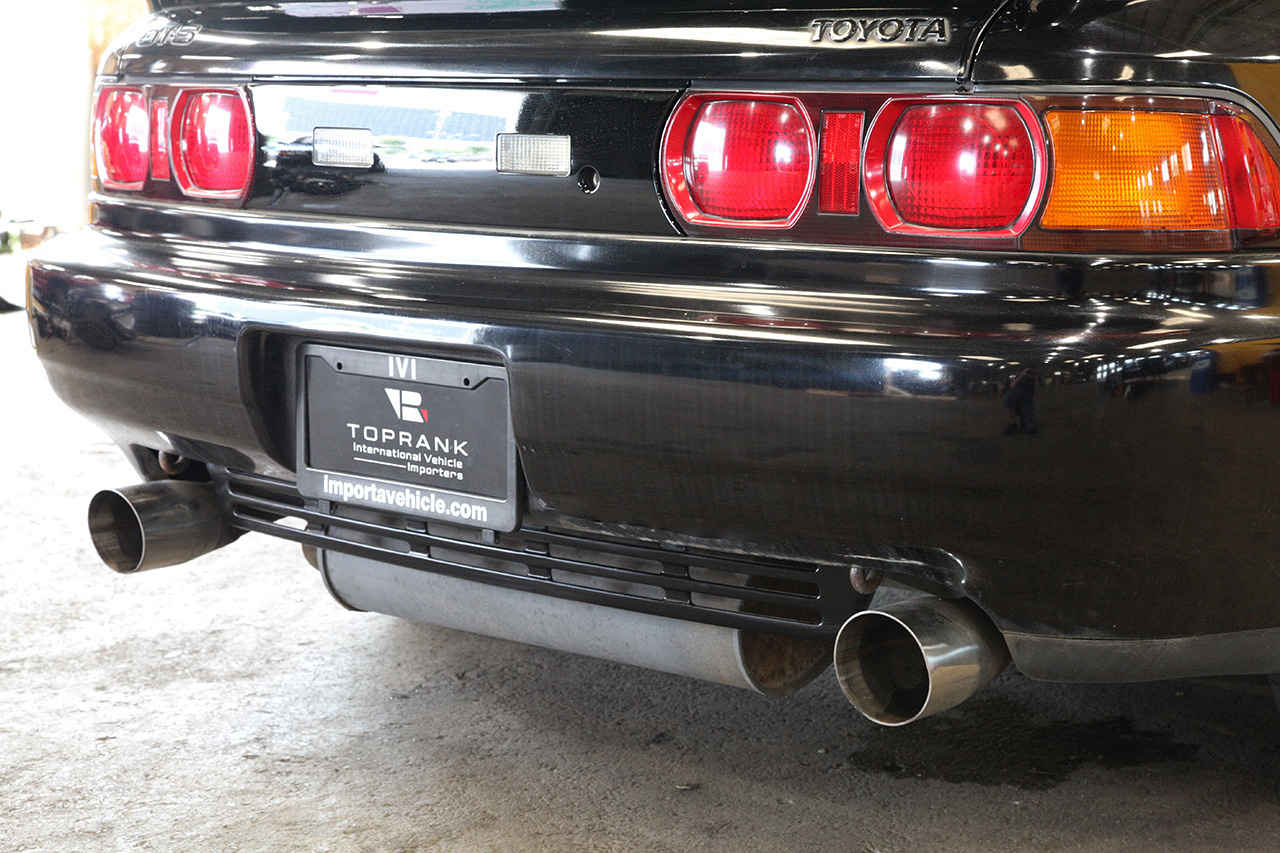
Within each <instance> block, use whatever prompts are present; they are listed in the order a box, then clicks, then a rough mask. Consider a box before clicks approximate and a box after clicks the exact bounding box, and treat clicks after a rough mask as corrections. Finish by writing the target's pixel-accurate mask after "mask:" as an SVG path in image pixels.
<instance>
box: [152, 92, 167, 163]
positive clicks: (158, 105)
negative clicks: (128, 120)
mask: <svg viewBox="0 0 1280 853" xmlns="http://www.w3.org/2000/svg"><path fill="white" fill-rule="evenodd" d="M151 178H152V180H156V181H167V180H169V99H168V98H156V99H155V100H153V101H152V102H151Z"/></svg>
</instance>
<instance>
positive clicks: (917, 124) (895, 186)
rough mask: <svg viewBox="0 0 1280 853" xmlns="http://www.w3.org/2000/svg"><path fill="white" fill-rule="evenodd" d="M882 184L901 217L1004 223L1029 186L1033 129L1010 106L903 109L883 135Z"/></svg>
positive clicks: (942, 223) (965, 225)
mask: <svg viewBox="0 0 1280 853" xmlns="http://www.w3.org/2000/svg"><path fill="white" fill-rule="evenodd" d="M888 156H889V163H888V174H887V175H886V181H887V183H888V188H889V195H890V197H891V198H892V199H893V204H894V207H896V208H897V210H898V213H899V214H900V215H901V216H902V219H903V221H904V222H908V223H911V224H913V225H922V226H925V227H929V228H947V229H989V228H1008V227H1009V226H1011V225H1013V223H1014V222H1015V221H1016V220H1017V219H1018V217H1019V215H1020V214H1021V213H1022V211H1023V209H1024V208H1025V207H1026V206H1027V201H1028V200H1029V199H1030V197H1031V191H1032V189H1033V188H1034V185H1035V177H1036V174H1035V173H1036V158H1035V148H1034V143H1033V142H1032V141H1031V133H1030V131H1029V130H1028V129H1027V126H1026V125H1025V124H1023V122H1022V119H1021V118H1019V117H1018V111H1017V110H1015V109H1014V108H1012V107H1005V106H992V105H976V104H938V105H935V106H925V105H919V106H914V107H908V108H907V110H906V111H905V112H904V113H903V114H902V117H901V118H899V119H898V124H897V126H896V127H895V128H894V129H893V135H892V136H891V137H890V139H889V154H888Z"/></svg>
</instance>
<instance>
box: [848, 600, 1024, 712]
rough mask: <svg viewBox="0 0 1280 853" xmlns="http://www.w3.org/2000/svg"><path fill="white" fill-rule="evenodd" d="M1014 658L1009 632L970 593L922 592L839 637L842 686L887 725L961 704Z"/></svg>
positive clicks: (859, 618) (870, 614) (870, 613)
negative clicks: (1007, 639) (945, 595)
mask: <svg viewBox="0 0 1280 853" xmlns="http://www.w3.org/2000/svg"><path fill="white" fill-rule="evenodd" d="M1008 663H1009V650H1008V648H1007V647H1006V646H1005V642H1004V637H1002V636H1001V634H1000V631H999V630H998V629H997V628H996V626H995V625H994V624H993V623H992V622H991V619H990V618H989V617H988V616H987V615H986V614H985V613H983V612H982V609H981V608H979V607H978V606H977V605H976V604H974V603H973V602H972V601H969V600H968V599H947V598H916V599H912V600H909V601H903V602H898V603H895V604H891V605H888V606H887V607H885V608H884V609H883V610H864V611H863V612H861V613H858V614H856V615H854V616H852V617H850V619H849V621H848V622H845V623H844V627H842V628H841V629H840V633H839V635H838V636H837V637H836V649H835V668H836V678H837V679H838V680H839V682H840V689H841V690H843V691H844V695H845V696H846V697H847V698H848V699H849V701H850V702H852V703H853V706H854V707H855V708H857V709H858V710H859V711H861V712H862V714H863V716H865V717H866V718H867V719H869V720H871V721H872V722H875V723H879V724H880V725H882V726H905V725H906V724H907V723H913V722H915V721H916V720H919V719H922V718H924V717H928V716H930V715H931V714H936V713H938V712H939V711H945V710H947V709H948V708H954V707H955V706H956V705H959V704H960V703H961V702H963V701H964V700H966V699H968V698H969V697H970V696H972V695H973V694H974V693H975V692H976V691H977V690H978V689H979V688H981V687H982V686H984V685H985V684H986V683H987V682H989V681H990V680H991V679H993V678H995V677H996V676H997V675H999V674H1000V673H1001V672H1003V671H1004V668H1005V666H1007V665H1008Z"/></svg>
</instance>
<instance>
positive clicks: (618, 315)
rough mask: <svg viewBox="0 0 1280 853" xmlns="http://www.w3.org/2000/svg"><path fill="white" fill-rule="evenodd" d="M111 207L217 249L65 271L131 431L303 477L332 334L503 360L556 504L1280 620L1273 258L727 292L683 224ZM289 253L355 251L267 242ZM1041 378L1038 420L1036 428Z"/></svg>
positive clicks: (43, 320)
mask: <svg viewBox="0 0 1280 853" xmlns="http://www.w3.org/2000/svg"><path fill="white" fill-rule="evenodd" d="M99 218H100V221H101V222H102V223H103V224H104V225H106V224H110V225H111V226H112V227H111V228H110V229H109V230H110V231H121V232H132V233H144V234H165V233H166V232H171V229H175V228H183V229H189V228H190V227H191V226H192V225H193V224H197V223H198V224H199V226H200V230H202V231H204V232H206V233H207V234H208V238H209V242H197V241H192V240H190V239H187V238H182V239H179V238H177V237H175V236H169V237H167V238H163V239H162V240H156V239H154V238H145V239H137V238H123V237H116V236H111V235H110V234H109V233H108V231H107V230H103V231H98V232H87V233H85V234H82V235H79V236H77V237H75V238H71V239H67V240H63V241H61V242H60V243H59V244H55V247H54V248H55V249H56V250H57V252H58V254H53V253H52V252H53V250H51V254H49V255H46V259H45V260H44V261H43V262H42V263H41V264H40V265H39V266H38V267H37V269H36V271H35V277H34V279H35V280H34V289H33V294H32V295H33V300H34V303H35V306H36V314H35V316H36V322H37V328H38V331H39V333H40V337H41V345H40V349H41V356H42V358H43V359H44V361H45V364H46V366H47V367H48V369H49V371H50V377H51V379H52V381H53V382H54V385H55V387H56V388H58V389H59V391H60V392H61V393H62V394H63V395H64V397H66V398H68V399H69V400H72V401H74V403H75V405H76V406H77V407H78V408H80V409H81V410H82V411H84V412H86V413H88V414H89V415H90V416H91V417H93V418H94V419H95V420H98V421H99V422H102V423H104V424H105V425H106V426H107V427H108V429H109V430H110V431H111V432H112V433H113V435H114V436H115V437H116V438H117V440H118V441H120V442H121V443H125V444H137V445H142V446H149V447H159V448H162V449H169V450H172V451H174V452H178V453H181V454H184V455H189V456H195V457H196V458H200V459H204V460H207V461H210V462H213V463H215V464H219V465H226V466H228V467H231V468H236V469H240V470H257V471H260V472H262V473H266V474H269V475H272V476H279V477H289V476H291V472H290V468H291V466H292V464H293V463H292V460H293V458H294V453H295V450H294V447H293V446H292V440H291V435H292V422H291V420H290V414H289V409H290V407H291V405H292V402H291V401H292V399H293V397H292V394H293V389H294V388H295V384H294V383H295V377H293V376H292V375H291V370H290V367H289V365H291V364H293V363H294V360H293V359H292V358H290V357H288V355H289V354H290V353H292V352H293V349H294V348H295V347H296V346H297V345H299V344H300V343H301V342H303V341H305V340H312V339H316V338H320V339H324V340H329V341H333V342H341V343H351V344H353V345H356V344H358V345H362V346H376V347H381V348H385V349H389V350H393V351H396V352H401V351H403V352H412V353H417V354H421V355H432V354H445V353H447V354H451V355H452V356H455V357H472V358H478V359H487V360H495V361H496V360H501V361H503V362H504V363H506V364H507V366H508V370H509V373H510V377H511V383H512V394H513V398H512V413H513V418H514V420H515V429H516V435H517V441H518V443H519V448H520V456H521V462H522V467H523V471H524V474H525V477H526V480H527V482H528V486H529V502H530V509H529V515H528V520H529V521H530V522H533V523H537V524H541V525H544V526H552V527H557V528H561V529H568V530H573V529H577V530H581V531H584V532H591V531H602V532H609V533H611V534H614V535H622V536H626V535H636V531H647V530H652V531H654V533H650V534H645V535H650V536H658V537H660V538H663V539H669V540H671V541H682V542H703V543H706V542H717V541H718V542H732V543H733V545H732V546H731V547H732V548H734V549H737V550H741V551H742V552H744V553H751V554H759V555H762V556H767V555H776V556H785V557H788V558H801V559H810V560H815V561H819V562H821V563H824V564H828V565H831V566H833V567H840V566H847V565H848V564H849V563H850V562H854V561H856V559H857V557H858V556H859V555H864V556H871V557H875V556H877V555H884V554H886V553H887V554H890V555H892V553H893V549H895V548H899V549H900V548H916V549H933V552H934V553H935V557H934V561H935V562H937V563H946V562H947V561H948V560H949V559H950V558H948V557H947V556H946V555H947V554H952V555H955V556H956V557H958V559H959V561H960V564H961V565H962V566H963V569H962V570H954V569H953V570H951V571H950V572H949V573H943V574H942V577H943V578H944V580H945V582H946V583H949V584H950V585H952V586H953V587H954V588H955V589H956V590H957V591H959V590H963V591H964V592H965V593H967V594H970V595H973V596H974V597H975V598H977V600H978V601H980V602H981V603H982V604H983V605H984V606H985V607H987V608H988V609H989V610H990V612H991V613H992V614H993V615H994V616H995V617H996V618H997V620H998V622H999V623H1000V624H1001V625H1002V627H1005V628H1007V629H1011V630H1012V629H1016V630H1022V631H1030V632H1037V633H1058V634H1063V635H1076V636H1097V637H1130V638H1138V637H1143V638H1152V637H1162V636H1174V635H1183V634H1205V633H1221V632H1226V631H1236V630H1248V629H1258V628H1270V627H1276V626H1277V625H1278V624H1280V619H1278V618H1277V614H1280V585H1278V584H1276V583H1275V582H1274V581H1273V580H1272V574H1271V571H1270V569H1271V567H1272V566H1273V565H1274V560H1275V556H1274V554H1275V553H1276V545H1277V542H1276V537H1277V531H1276V530H1275V529H1274V528H1275V525H1274V524H1272V519H1273V518H1274V512H1275V505H1274V501H1275V498H1274V496H1273V494H1272V490H1271V489H1270V488H1269V486H1268V484H1269V483H1270V482H1271V481H1272V479H1273V478H1274V477H1275V476H1277V475H1278V474H1280V470H1277V469H1278V468H1280V459H1277V453H1276V451H1275V448H1276V447H1278V446H1280V419H1277V416H1276V415H1277V413H1276V411H1275V409H1274V405H1275V403H1274V402H1273V401H1274V400H1276V399H1280V398H1277V397H1276V395H1275V394H1274V392H1273V391H1272V388H1273V385H1272V383H1274V382H1276V381H1278V377H1277V374H1276V371H1275V364H1274V361H1273V360H1272V359H1270V358H1269V357H1268V356H1269V354H1270V353H1271V352H1272V350H1273V349H1275V348H1276V345H1277V341H1280V328H1277V319H1276V315H1275V313H1274V309H1273V308H1272V307H1270V299H1271V297H1270V294H1276V293H1277V292H1280V291H1277V282H1276V281H1275V279H1274V274H1273V272H1272V270H1273V267H1272V265H1271V264H1270V263H1269V259H1266V258H1230V259H1229V258H1226V257H1223V258H1216V259H1199V258H1198V259H1189V260H1187V261H1184V262H1181V263H1178V262H1169V261H1160V262H1152V261H1141V260H1138V259H1131V260H1128V261H1112V262H1107V263H1093V264H1091V265H1088V266H1084V267H1082V266H1080V265H1078V264H1077V262H1076V261H1075V260H1074V259H1059V260H1053V259H1040V260H1038V261H1036V262H1030V261H1024V262H1009V261H1007V260H1003V259H1000V258H998V257H976V256H973V257H961V256H950V257H943V256H904V257H890V256H886V255H883V254H881V253H876V252H864V251H852V250H831V249H808V250H803V251H795V250H792V251H789V252H785V253H782V252H778V251H777V250H776V249H775V248H773V247H767V246H765V247H742V248H737V249H735V250H734V252H733V254H732V258H733V263H734V267H735V268H734V269H733V270H732V272H733V274H734V275H733V281H732V282H727V279H728V278H729V276H728V273H729V272H730V270H729V269H726V268H725V267H724V266H723V261H719V262H718V261H716V260H715V258H716V256H717V255H718V254H719V252H720V251H721V248H720V247H718V246H715V245H708V244H706V243H702V242H698V241H687V240H680V239H671V240H664V241H660V242H655V241H654V240H652V239H643V240H637V239H634V238H630V239H629V238H608V237H591V236H587V235H572V236H571V235H558V236H535V237H521V236H517V235H511V234H505V235H504V234H499V233H491V234H480V233H466V234H451V233H435V234H431V233H427V232H406V231H403V230H397V229H380V228H375V227H367V228H350V227H347V228H343V229H336V228H335V227H334V226H332V225H319V224H309V223H305V222H300V221H298V222H289V221H280V220H261V219H259V218H258V217H256V216H252V215H247V214H220V215H212V214H211V215H207V216H198V217H193V216H192V215H191V214H185V215H184V214H178V213H175V212H172V211H168V210H165V209H163V208H159V207H157V208H154V209H139V208H135V207H132V206H129V205H118V204H105V203H103V204H100V206H99ZM250 241H252V243H253V244H255V245H256V246H257V247H259V248H255V249H251V248H250V247H249V243H250ZM288 244H293V245H299V246H308V245H320V244H323V245H325V246H326V251H325V253H324V255H320V256H317V255H316V254H315V253H311V252H303V251H298V250H288V249H272V250H269V251H268V250H264V249H262V248H260V247H262V246H264V245H276V246H284V245H288ZM215 247H218V248H217V249H216V250H215ZM60 256H65V259H66V261H65V264H64V263H61V262H60ZM424 256H426V257H434V258H435V259H436V262H435V263H434V264H431V265H429V266H427V265H423V264H421V263H420V262H418V261H417V260H416V259H417V258H420V257H424ZM446 256H447V263H446ZM126 258H127V259H128V260H127V261H122V259H126ZM149 261H156V263H151V262H149ZM161 262H162V263H161ZM71 264H74V268H75V269H76V270H77V271H79V272H80V273H88V280H82V279H77V278H76V277H75V276H73V275H69V274H67V273H65V272H62V271H60V269H59V268H60V267H63V266H68V267H69V266H70V265H71ZM622 270H625V271H626V273H625V275H624V274H620V272H619V271H622ZM193 278H194V279H196V280H198V281H199V284H200V286H199V287H198V288H196V287H190V286H186V287H184V288H182V290H181V291H180V292H178V291H173V290H171V289H168V288H166V290H168V292H166V293H164V294H163V295H161V294H160V293H158V292H157V291H156V289H155V286H154V284H149V282H156V283H158V282H165V281H168V282H181V281H183V280H184V279H193ZM477 281H484V282H486V285H485V287H484V288H483V289H478V288H477V287H476V286H475V284H474V283H475V282H477ZM266 282H269V285H267V284H266ZM1264 293H1265V294H1268V296H1267V297H1266V298H1265V300H1260V296H1259V294H1264ZM267 296H270V298H269V299H268V298H266V297H267ZM1260 302H1261V304H1260ZM85 318H88V319H85ZM104 318H109V319H104ZM104 328H107V329H109V330H110V331H104ZM308 330H310V331H308ZM86 332H87V334H86ZM1206 353H1212V354H1214V355H1213V356H1206ZM1237 353H1239V355H1237ZM1206 357H1210V358H1216V359H1217V360H1218V367H1217V368H1214V373H1213V375H1212V377H1206V376H1205V374H1204V368H1203V367H1200V366H1199V364H1200V361H1198V360H1203V359H1204V358H1206ZM1228 359H1230V360H1231V361H1230V364H1228V363H1227V362H1228ZM219 365H220V366H219ZM1028 366H1031V367H1033V368H1034V369H1035V371H1036V373H1037V375H1038V379H1039V382H1038V386H1037V389H1036V402H1035V407H1036V417H1037V420H1038V427H1039V429H1038V431H1037V433H1036V434H1034V435H1027V434H1019V435H1006V434H1005V430H1006V426H1007V425H1008V424H1009V423H1010V420H1009V416H1008V414H1007V412H1006V409H1005V406H1004V405H1003V404H1002V402H1001V394H1002V392H1003V390H1004V388H1005V385H1006V383H1007V382H1008V381H1009V380H1011V379H1012V378H1013V377H1014V376H1016V375H1017V374H1018V373H1019V372H1020V371H1022V370H1023V369H1025V368H1026V367H1028ZM1228 367H1229V368H1230V369H1229V370H1228ZM1198 370H1199V372H1197V371H1198ZM158 376H160V377H184V376H185V377H191V379H189V380H188V381H185V382H176V381H169V382H166V383H164V384H163V386H161V385H160V384H157V382H156V377H158ZM139 389H147V390H145V392H144V393H146V395H147V397H148V399H147V404H146V406H145V409H140V408H139V406H138V404H137V399H138V395H139V393H140V390H139ZM242 400H247V401H248V402H249V403H250V405H249V406H248V407H247V408H246V407H244V406H243V405H242V404H241V401H242ZM144 412H145V414H144ZM602 472H605V473H604V474H603V476H602ZM1245 531H1247V532H1245ZM886 549H888V550H887V551H886ZM912 559H913V560H915V561H916V562H919V560H918V559H917V557H913V558H912ZM902 562H903V563H904V564H905V563H909V562H911V561H909V560H904V561H902ZM952 562H954V561H952ZM833 570H836V571H843V570H844V569H843V568H833ZM890 571H891V572H892V571H894V569H893V568H891V569H890ZM902 571H903V572H904V573H910V572H912V571H919V570H916V569H911V568H907V567H905V566H904V567H903V568H902ZM935 580H936V579H935ZM1117 590H1123V591H1124V592H1123V594H1117V593H1116V591H1117ZM1207 602H1212V606H1210V605H1209V604H1207Z"/></svg>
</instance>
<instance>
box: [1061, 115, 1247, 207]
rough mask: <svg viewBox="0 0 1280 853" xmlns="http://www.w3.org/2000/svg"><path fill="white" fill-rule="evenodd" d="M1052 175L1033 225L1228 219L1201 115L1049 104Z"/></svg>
mask: <svg viewBox="0 0 1280 853" xmlns="http://www.w3.org/2000/svg"><path fill="white" fill-rule="evenodd" d="M1045 124H1046V125H1047V126H1048V128H1049V137H1050V139H1051V140H1052V144H1053V160H1054V176H1053V183H1052V186H1051V188H1050V190H1049V201H1048V204H1047V205H1046V207H1045V212H1044V216H1043V217H1042V218H1041V225H1043V226H1044V227H1045V228H1049V229H1062V230H1076V229H1079V230H1106V231H1204V230H1217V229H1225V228H1229V227H1230V220H1229V217H1228V214H1227V202H1226V192H1225V188H1224V187H1223V182H1222V170H1221V167H1220V165H1219V161H1218V147H1217V143H1216V140H1215V135H1214V133H1213V128H1212V125H1211V122H1210V117H1209V116H1207V115H1198V114H1193V113H1161V112H1141V111H1137V110H1050V111H1049V112H1047V113H1046V114H1045Z"/></svg>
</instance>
